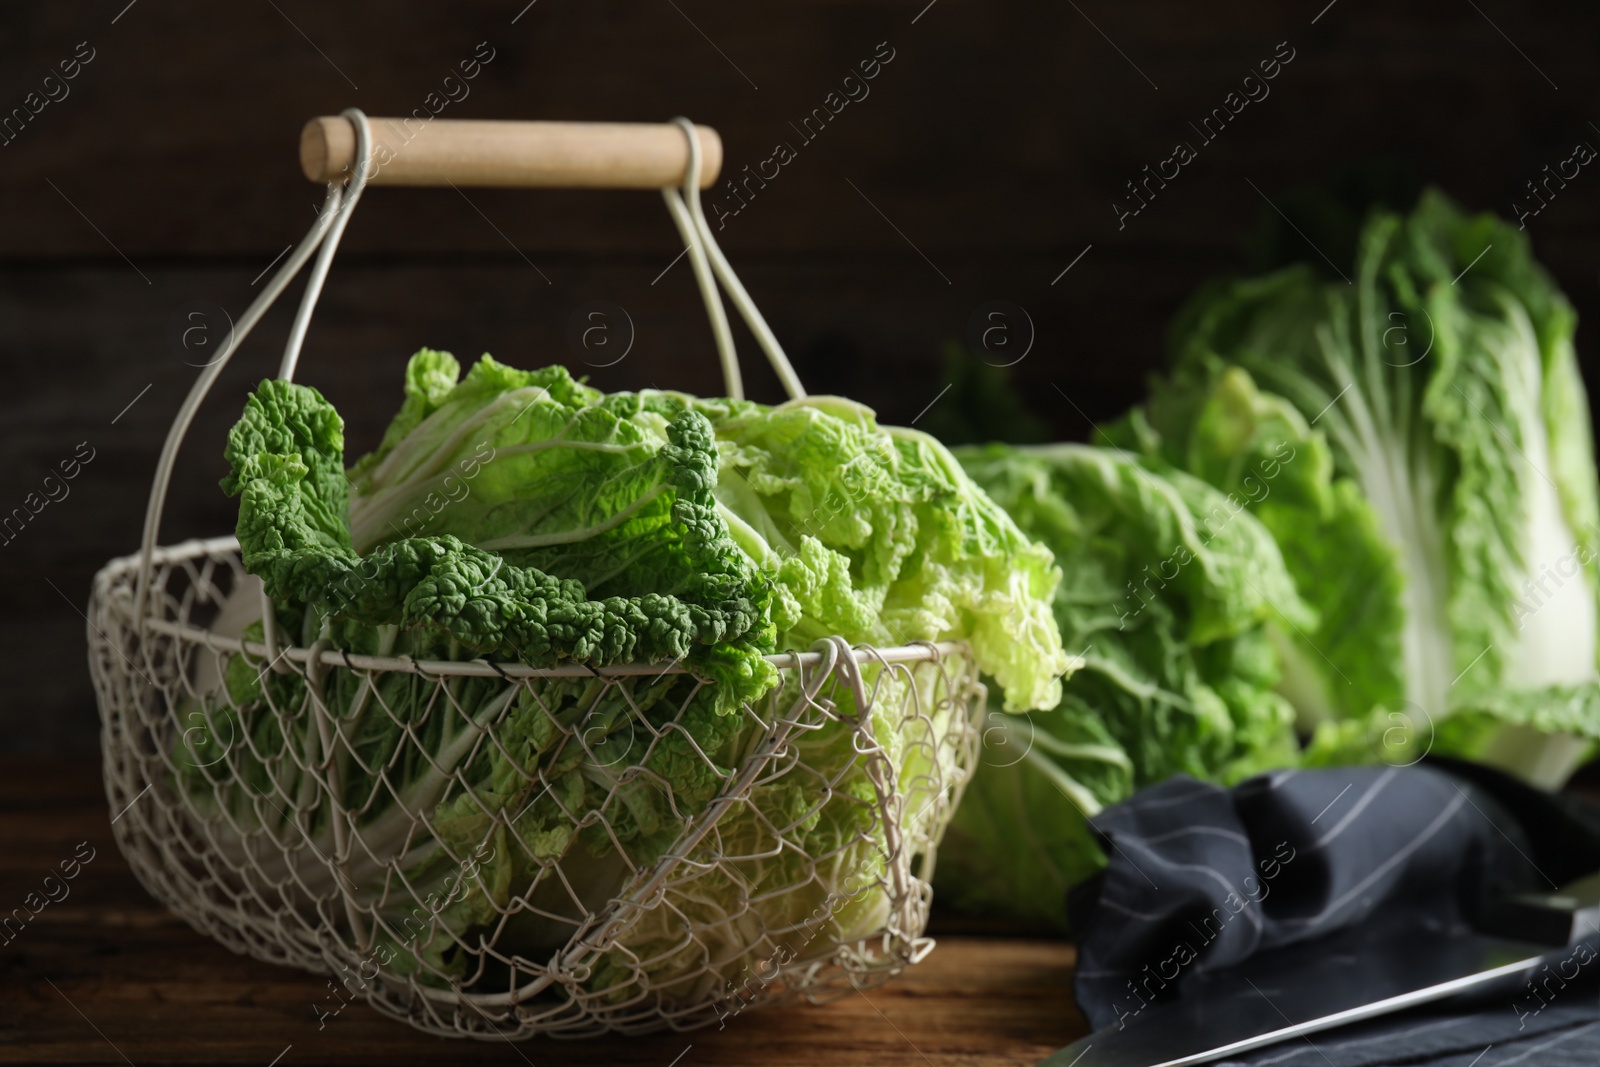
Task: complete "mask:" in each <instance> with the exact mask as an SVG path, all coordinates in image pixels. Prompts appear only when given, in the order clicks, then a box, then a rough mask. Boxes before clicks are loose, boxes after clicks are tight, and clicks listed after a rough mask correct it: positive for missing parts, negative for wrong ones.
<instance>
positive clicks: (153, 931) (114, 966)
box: [0, 759, 1084, 1067]
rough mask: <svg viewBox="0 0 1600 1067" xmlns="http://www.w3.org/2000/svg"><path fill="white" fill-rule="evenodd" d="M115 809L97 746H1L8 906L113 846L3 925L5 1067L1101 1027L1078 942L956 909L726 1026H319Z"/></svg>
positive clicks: (607, 1058) (1013, 1041)
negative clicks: (29, 749)
mask: <svg viewBox="0 0 1600 1067" xmlns="http://www.w3.org/2000/svg"><path fill="white" fill-rule="evenodd" d="M110 819H111V813H110V812H109V811H108V810H107V808H106V803H105V797H104V794H103V793H102V791H101V787H100V770H99V765H98V763H97V762H96V761H93V760H78V761H72V762H63V761H59V760H57V761H22V760H17V759H8V760H0V842H3V845H4V851H3V855H0V915H3V914H8V913H9V912H10V910H11V909H12V908H15V907H21V906H22V904H23V901H24V898H25V897H27V896H28V895H29V894H30V893H37V892H41V883H42V881H43V879H44V877H45V876H46V875H47V874H49V873H51V872H52V871H55V870H57V869H58V868H59V864H60V863H61V861H62V860H64V859H68V858H69V857H71V856H72V854H73V852H74V849H75V848H76V847H77V845H78V844H79V842H83V841H87V842H88V843H89V845H90V846H91V847H93V848H94V849H95V856H94V859H93V860H92V861H91V862H90V863H88V864H87V865H86V866H85V867H83V869H82V870H81V871H80V873H79V875H78V877H77V878H76V879H75V880H74V881H72V882H70V883H68V886H69V888H70V893H69V895H68V896H67V897H66V898H65V899H63V900H61V901H60V902H58V903H51V904H49V905H48V906H47V907H45V908H44V910H43V911H42V912H40V913H39V914H38V915H37V916H35V917H34V918H33V919H32V921H31V922H30V923H29V924H28V925H27V926H26V927H25V928H23V929H22V930H21V931H20V933H15V936H14V937H13V939H12V940H11V941H10V942H9V943H6V942H5V941H4V938H3V936H0V1063H65V1064H123V1063H127V1064H136V1065H138V1067H147V1065H154V1064H167V1063H171V1064H178V1063H184V1064H189V1063H206V1064H251V1065H255V1067H268V1065H269V1064H274V1063H276V1064H277V1065H278V1067H302V1065H306V1064H320V1063H328V1064H332V1063H338V1064H369V1063H370V1064H383V1065H384V1067H401V1065H403V1064H422V1063H450V1064H464V1063H493V1064H503V1065H508V1067H511V1065H517V1064H522V1063H526V1064H530V1065H534V1067H546V1065H550V1064H618V1065H622V1064H639V1065H648V1067H672V1065H677V1067H709V1065H713V1064H739V1065H752V1064H753V1065H759V1067H789V1065H796V1067H798V1065H803V1064H828V1065H830V1067H866V1065H877V1064H928V1065H938V1067H944V1065H956V1064H963V1065H970V1064H1032V1063H1034V1062H1036V1061H1037V1060H1038V1059H1040V1058H1041V1057H1043V1056H1044V1055H1046V1054H1047V1053H1049V1052H1050V1051H1052V1050H1054V1049H1056V1048H1059V1047H1060V1046H1062V1045H1064V1044H1067V1043H1068V1042H1070V1041H1072V1040H1074V1039H1075V1038H1077V1037H1078V1036H1080V1035H1081V1034H1082V1033H1083V1031H1084V1022H1083V1020H1082V1017H1081V1016H1080V1015H1079V1014H1078V1012H1077V1009H1076V1008H1075V1007H1074V1006H1073V1003H1072V999H1071V996H1070V993H1069V980H1070V978H1071V972H1072V964H1073V951H1072V947H1071V945H1069V944H1067V943H1066V942H1063V941H1038V940H1033V939H1027V938H1019V937H1007V936H999V935H996V934H994V933H981V932H978V931H977V928H975V927H972V926H970V925H968V926H961V925H958V924H957V923H956V922H954V921H952V920H944V921H942V922H939V921H938V920H936V922H937V923H938V925H936V928H935V931H934V932H935V933H936V934H937V935H938V937H939V946H938V948H937V949H935V950H934V952H933V954H932V955H931V956H930V957H929V958H928V959H927V960H926V961H925V962H923V963H922V964H919V965H918V966H916V967H913V968H911V969H910V970H909V971H908V972H907V973H906V974H905V975H904V976H902V977H901V978H899V979H897V980H896V981H894V982H892V983H890V984H889V985H887V986H885V987H883V988H881V989H876V990H873V991H871V992H870V993H865V994H860V993H858V994H853V995H851V996H848V997H846V998H844V999H843V1000H840V1001H837V1002H835V1003H832V1004H828V1005H825V1006H822V1007H813V1008H800V1009H794V1010H785V1011H773V1012H763V1011H750V1012H746V1013H744V1014H742V1015H740V1016H738V1017H737V1018H734V1019H731V1020H729V1021H728V1023H727V1026H726V1028H725V1029H723V1030H720V1031H719V1030H716V1029H708V1030H699V1031H695V1032H692V1033H688V1034H666V1035H659V1036H654V1037H645V1038H602V1039H596V1040H590V1041H577V1042H573V1041H563V1042H555V1041H547V1040H537V1041H528V1042H521V1043H518V1044H516V1045H510V1044H508V1043H500V1042H490V1043H479V1042H474V1041H449V1040H445V1039H442V1038H436V1037H431V1036H428V1035H426V1034H423V1033H420V1032H418V1031H415V1030H412V1029H411V1028H409V1027H407V1026H405V1025H404V1024H401V1023H397V1022H394V1021H392V1020H389V1019H387V1018H384V1017H382V1016H379V1015H378V1014H376V1013H375V1012H373V1011H371V1010H369V1009H367V1008H366V1007H364V1006H361V1005H357V1004H352V1005H351V1006H350V1007H349V1008H347V1009H345V1011H344V1012H343V1013H342V1014H340V1015H339V1016H337V1017H336V1018H332V1019H329V1020H328V1021H327V1022H326V1024H325V1026H324V1028H323V1029H321V1030H320V1031H319V1029H318V1022H317V1019H316V1017H315V1015H314V1012H313V1008H312V1004H313V1002H316V1001H322V1000H325V999H326V997H325V994H326V992H327V990H326V988H325V985H324V980H323V979H321V978H318V977H315V976H313V975H310V974H306V973H304V972H302V971H298V970H293V969H290V968H285V967H274V966H271V965H269V964H265V963H260V962H257V961H255V960H252V959H248V958H246V957H242V956H235V955H234V954H232V953H231V952H229V951H227V950H226V949H224V948H222V947H221V946H220V945H217V944H215V943H213V942H212V941H210V940H209V939H207V938H205V937H203V936H202V935H200V934H198V933H196V932H194V931H193V930H192V929H190V928H189V926H188V925H187V924H185V923H184V922H182V921H181V920H179V919H177V918H175V917H174V916H172V915H170V914H168V913H167V912H166V911H165V910H163V909H162V908H161V907H160V906H159V905H157V904H156V903H155V902H154V901H153V900H152V899H151V898H150V897H149V896H148V895H147V894H146V893H145V891H144V890H143V889H142V888H141V887H140V886H139V884H138V883H137V882H136V881H135V880H134V878H133V875H132V873H131V872H130V871H129V869H128V866H127V864H126V863H124V862H123V861H122V857H121V855H120V854H119V853H118V852H117V849H116V846H115V845H114V844H113V843H112V839H111V826H110ZM33 903H37V900H35V901H34V902H33ZM25 914H26V912H25ZM13 932H14V931H13Z"/></svg>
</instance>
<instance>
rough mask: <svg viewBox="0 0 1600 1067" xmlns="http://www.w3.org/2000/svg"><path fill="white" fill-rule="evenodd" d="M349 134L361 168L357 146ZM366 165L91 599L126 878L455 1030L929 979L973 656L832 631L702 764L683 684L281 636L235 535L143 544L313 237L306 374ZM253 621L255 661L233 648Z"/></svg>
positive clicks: (714, 257) (687, 672)
mask: <svg viewBox="0 0 1600 1067" xmlns="http://www.w3.org/2000/svg"><path fill="white" fill-rule="evenodd" d="M347 115H349V116H350V118H351V121H352V124H353V125H354V128H355V134H356V140H357V144H358V157H357V158H359V159H367V158H369V156H370V134H369V132H368V129H367V125H366V120H365V119H364V118H363V117H361V116H360V115H359V113H347ZM688 129H689V130H690V138H689V143H690V148H689V153H688V154H689V167H688V176H687V177H686V180H685V182H684V196H685V197H687V199H688V200H689V205H688V208H687V209H686V208H685V205H684V204H683V201H682V199H678V200H677V204H676V208H675V209H674V212H673V214H674V218H675V219H677V220H678V221H679V222H680V232H682V233H683V234H684V237H685V241H686V243H687V244H688V246H689V251H690V252H691V254H692V258H693V259H694V260H695V262H696V264H697V269H696V275H697V277H698V278H699V279H700V280H701V282H702V286H703V287H705V286H706V284H707V283H708V281H709V279H710V277H711V275H712V274H713V273H715V274H716V275H717V276H718V278H719V279H721V280H723V282H724V285H727V281H726V279H725V278H723V277H722V276H723V271H724V268H726V261H725V260H723V259H722V257H721V254H720V252H716V251H715V250H714V249H715V243H714V241H712V240H711V238H710V234H709V231H708V230H707V229H706V228H705V226H704V219H703V216H701V215H700V212H699V210H698V183H699V178H700V175H699V173H698V170H699V158H698V150H697V147H696V144H697V142H696V138H695V136H694V134H693V128H692V127H688ZM363 170H364V168H362V167H357V168H356V175H355V177H354V178H353V180H352V181H351V182H350V184H349V185H348V186H346V187H345V188H344V189H342V190H341V189H340V188H339V187H337V186H330V191H329V198H328V203H327V204H326V205H325V207H324V211H323V214H322V216H321V217H319V220H318V224H317V226H316V227H314V228H313V230H312V233H311V234H310V235H308V237H307V239H306V241H304V242H302V245H301V247H300V248H299V249H297V250H296V252H295V254H294V255H293V256H291V257H290V260H289V261H288V262H287V263H286V264H285V266H284V267H283V268H282V269H280V271H279V274H278V276H276V277H275V278H274V280H273V283H272V285H270V286H269V287H268V291H267V292H265V293H263V295H262V297H261V298H260V299H258V301H257V305H253V306H252V308H251V309H250V311H248V312H247V313H246V315H245V316H244V317H243V319H242V320H241V323H240V324H239V327H237V328H236V330H235V334H234V336H233V337H232V338H231V339H230V341H229V346H228V348H227V349H226V350H225V351H224V353H223V355H222V357H220V358H219V359H218V360H217V361H216V362H215V364H214V365H213V366H212V367H208V368H207V369H206V370H205V371H204V372H202V375H201V378H200V380H199V381H198V382H197V383H196V386H195V391H194V392H193V393H191V395H190V398H189V401H188V402H187V403H186V404H185V406H184V408H183V410H182V411H181V412H180V414H179V416H178V419H177V420H176V423H175V425H174V427H173V432H172V434H171V435H170V436H169V438H168V442H167V448H166V450H165V451H164V452H163V455H162V460H161V463H160V465H159V467H158V474H157V479H156V485H155V487H154V489H153V490H152V498H151V506H150V511H149V513H148V515H147V521H146V529H145V542H144V546H143V550H142V551H141V552H140V553H138V554H135V555H132V556H128V557H125V558H123V559H118V560H114V561H112V562H111V563H110V564H108V565H107V566H106V567H105V568H104V569H103V570H102V571H101V572H100V573H99V574H98V575H97V577H96V579H95V583H94V589H93V593H92V598H91V604H90V611H89V618H90V626H89V644H90V667H91V671H92V674H93V677H94V682H95V687H96V691H97V694H98V697H99V704H100V711H101V716H102V721H103V745H104V750H105V781H106V791H107V796H108V799H109V802H110V805H111V808H112V810H113V811H114V812H117V813H118V815H117V818H116V819H115V820H114V823H113V830H114V833H115V836H116V840H117V843H118V845H119V846H120V848H121V849H122V851H123V853H124V855H126V856H127V858H128V860H129V863H130V864H131V865H132V867H133V870H134V872H135V873H136V875H137V876H138V877H139V879H140V881H141V882H142V883H143V884H144V885H145V886H146V887H147V888H148V889H149V891H150V892H151V893H152V894H153V895H155V896H156V897H157V898H158V899H159V900H161V901H162V902H163V903H164V904H165V905H166V906H168V907H169V908H171V909H172V910H173V911H174V912H176V913H177V914H179V915H180V916H182V917H183V918H184V919H186V920H187V921H188V922H189V923H191V924H192V925H193V926H194V927H195V928H196V929H198V930H200V931H202V932H204V933H206V934H209V935H210V936H212V937H214V938H215V939H217V940H218V941H220V942H222V943H223V944H225V945H227V946H228V947H229V948H231V949H233V950H234V951H236V952H241V953H248V954H249V955H252V956H255V957H257V958H259V959H263V960H268V961H272V962H276V963H285V964H292V965H295V966H299V967H303V968H306V969H307V970H310V971H313V972H318V973H323V974H329V975H332V976H333V977H334V978H335V979H336V980H337V981H338V982H339V983H340V984H341V985H342V986H343V987H344V988H345V989H346V990H347V991H348V992H349V994H351V995H352V996H354V997H357V998H363V999H365V1000H366V1001H367V1002H369V1003H370V1004H371V1005H372V1006H373V1007H375V1008H376V1009H377V1010H379V1011H381V1012H384V1013H386V1014H389V1015H392V1016H394V1017H396V1018H399V1019H403V1020H406V1021H408V1022H410V1023H412V1024H413V1025H414V1026H417V1027H419V1028H421V1029H423V1030H427V1031H430V1032H433V1033H437V1034H443V1035H466V1036H473V1037H480V1038H489V1039H499V1038H512V1039H516V1038H524V1037H529V1036H532V1035H535V1034H552V1035H558V1036H583V1035H589V1034H596V1033H601V1032H605V1031H621V1032H643V1031H649V1030H656V1029H662V1028H667V1027H671V1028H676V1029H688V1028H692V1027H696V1026H702V1025H706V1024H708V1023H712V1022H716V1021H718V1020H719V1019H721V1020H726V1019H727V1018H728V1017H730V1016H731V1015H735V1014H738V1013H739V1012H740V1011H742V1010H744V1008H746V1007H747V1006H750V1005H753V1004H758V1003H761V1004H766V1003H773V1002H785V1001H795V1000H806V1001H813V1002H815V1001H820V1000H823V999H827V998H829V997H831V996H835V995H838V994H840V993H842V992H846V991H849V990H852V989H856V988H866V987H870V986H872V985H875V984H877V983H879V982H882V981H884V980H886V979H887V978H889V977H890V976H892V975H894V974H896V973H898V972H899V971H900V970H901V969H903V968H904V967H906V966H907V965H909V964H912V963H915V962H916V961H918V960H919V959H921V958H922V957H923V956H924V955H925V954H926V953H927V952H928V950H929V949H930V948H931V947H932V941H931V939H929V938H927V937H926V936H924V930H925V928H926V923H927V918H928V907H929V902H930V899H931V895H932V894H931V887H930V882H931V879H932V875H933V865H934V859H935V849H936V846H937V843H938V841H939V838H940V836H941V835H942V833H943V831H944V828H945V825H946V823H947V821H948V819H949V817H950V814H951V812H952V811H953V809H954V805H955V803H956V802H957V800H958V799H959V795H960V792H961V788H962V786H963V784H964V782H965V781H966V779H967V777H968V775H969V774H970V772H971V769H972V766H973V764H974V762H975V758H976V749H977V744H978V717H979V715H980V714H981V711H982V707H983V687H982V685H981V684H980V683H979V681H978V678H977V672H976V668H975V667H974V665H973V661H972V658H971V656H970V653H969V651H968V650H967V649H966V647H965V646H964V645H960V644H939V645H934V644H916V645H910V646H906V647H900V648H889V649H874V648H868V647H856V648H852V647H850V646H849V645H848V644H847V643H846V642H845V641H843V640H842V639H839V638H832V639H828V640H825V641H821V642H818V643H817V645H816V646H814V648H813V649H812V650H810V651H808V652H793V653H788V654H784V655H778V656H773V657H769V658H770V660H771V662H772V663H773V664H774V665H775V666H776V667H777V668H778V670H779V673H780V676H781V678H782V682H781V684H780V685H779V686H778V687H777V688H776V689H775V690H773V691H772V692H771V693H770V694H769V695H768V696H767V697H765V698H763V699H762V700H761V701H759V702H757V703H754V704H746V705H744V706H743V707H742V708H741V709H740V711H739V712H738V714H737V715H736V716H735V717H734V718H735V719H736V721H735V722H734V723H732V724H730V726H729V728H728V729H726V730H723V731H722V732H721V734H720V735H719V736H720V738H721V739H720V740H719V741H718V743H717V744H716V746H715V747H714V748H712V750H710V751H708V750H707V749H706V748H705V747H702V745H701V744H700V743H699V742H698V741H697V740H696V738H697V736H700V734H698V733H697V732H696V731H693V730H691V729H690V728H689V726H688V725H687V723H688V721H689V720H690V719H691V718H692V717H693V716H696V715H700V714H704V713H705V710H706V708H707V707H708V706H709V705H710V703H711V701H712V699H713V698H714V696H715V693H714V691H713V689H714V683H712V682H710V681H707V680H706V679H704V678H701V677H698V676H697V675H696V674H695V673H694V672H693V671H692V670H691V669H690V668H689V667H687V666H685V665H683V664H681V663H674V664H625V665H616V666H611V667H604V668H591V667H588V666H584V665H580V664H564V665H562V666H558V667H553V668H533V667H529V666H527V665H524V664H517V663H493V662H488V661H485V660H481V659H479V660H471V661H464V660H435V661H429V660H415V659H412V658H410V657H407V656H394V655H379V654H373V655H361V654H357V653H355V652H351V651H349V650H345V649H340V648H334V647H330V646H328V645H327V644H325V643H323V642H314V643H312V644H311V645H310V646H309V647H306V646H301V645H296V644H293V643H286V642H285V641H284V640H282V639H280V636H279V635H278V634H277V633H275V632H274V628H273V626H272V625H271V620H272V618H273V611H272V609H271V605H270V603H269V602H268V601H267V600H266V598H265V594H264V593H263V591H262V590H261V584H260V582H259V580H258V579H256V578H254V577H252V576H251V575H249V574H248V573H247V572H246V571H245V570H244V568H243V565H242V563H241V562H240V558H239V552H238V544H237V542H236V541H235V540H234V539H233V538H217V539H213V540H208V541H189V542H185V543H183V544H179V545H176V546H173V547H157V546H156V544H155V540H156V535H157V531H158V529H159V523H160V516H161V508H162V502H163V500H164V497H165V491H166V485H167V482H168V481H169V479H170V477H171V470H172V462H173V459H174V457H175V453H176V450H177V447H178V444H179V443H180V442H181V440H182V437H183V434H184V432H185V430H186V429H187V426H188V422H189V421H190V419H192V417H193V414H194V410H195V408H197V407H198V404H199V402H200V400H201V399H203V397H204V395H205V392H206V390H207V389H209V387H210V384H211V382H212V381H214V380H215V377H216V374H217V373H218V372H219V371H220V368H221V365H222V364H223V363H225V362H226V360H227V357H228V356H231V354H232V351H233V349H234V348H236V347H237V344H238V342H239V341H240V340H242V338H243V335H244V334H245V333H247V332H248V329H249V327H250V326H252V325H253V324H254V322H255V321H256V319H258V318H259V317H260V313H261V311H264V310H265V306H266V305H267V304H270V303H271V301H272V299H274V298H275V297H276V296H277V294H278V293H279V292H281V291H282V289H283V288H284V287H285V286H286V285H287V284H288V282H289V280H290V279H291V278H292V277H293V274H294V273H295V271H297V270H298V269H299V268H300V266H302V265H303V264H304V263H305V262H306V261H307V260H308V259H309V258H310V255H311V253H312V251H314V250H315V249H316V248H317V247H318V245H319V243H320V245H321V248H322V254H321V256H320V257H319V259H318V261H317V266H316V268H315V269H314V270H313V274H312V280H311V282H310V284H309V285H308V288H307V297H306V299H305V300H304V301H303V303H302V305H301V313H300V316H299V318H297V320H296V324H295V327H294V329H293V330H291V341H290V350H289V351H287V352H286V354H285V359H284V369H283V371H282V373H281V376H283V377H289V376H290V375H292V373H293V369H294V362H295V359H296V357H297V356H298V347H299V340H300V338H301V337H303V335H304V329H305V322H306V319H307V318H308V317H309V315H310V313H311V309H312V307H313V305H314V303H315V299H316V290H317V289H319V288H320V284H321V280H322V277H323V275H324V274H325V272H326V268H327V261H328V259H329V258H330V257H331V255H332V248H333V245H334V244H336V242H337V239H338V234H339V232H340V231H341V230H342V228H343V225H344V222H345V221H346V220H347V218H348V214H349V209H350V208H351V207H352V206H353V204H354V202H355V200H356V198H357V197H358V196H359V195H360V191H361V185H362V183H363V180H364V178H363V174H362V172H363ZM666 192H667V194H668V197H667V199H668V204H669V207H670V206H672V205H673V203H674V199H675V198H676V197H677V196H678V193H677V190H675V189H673V190H666ZM708 244H709V248H708V247H707V246H708ZM702 268H703V269H702ZM727 273H728V274H730V275H731V270H729V271H728V272H727ZM735 284H736V282H735ZM731 289H732V287H730V292H731ZM739 292H740V294H742V289H740V291H739ZM707 302H708V308H709V307H710V305H711V297H710V296H708V297H707ZM747 302H748V297H744V299H743V300H742V301H741V300H739V299H737V298H736V299H735V303H736V304H738V305H740V310H741V311H746V308H745V307H744V304H745V303H747ZM717 308H718V310H720V302H719V303H718V304H717ZM751 312H753V308H751V309H750V310H749V311H746V315H747V318H748V317H749V314H750V313H751ZM713 321H714V323H715V315H713ZM762 325H763V327H764V323H763V324H762ZM725 328H726V323H725V322H724V323H723V330H721V331H718V339H719V346H720V344H721V341H722V339H723V337H722V334H723V332H725ZM757 333H758V337H759V336H760V331H757ZM767 334H768V337H770V331H767ZM763 344H764V345H765V341H764V342H763ZM775 345H776V342H773V346H774V347H775ZM768 354H769V356H771V355H772V350H771V349H769V353H768ZM724 357H725V358H724V366H725V367H727V366H728V364H729V362H730V361H731V353H730V352H729V351H724ZM781 358H782V357H781V351H780V352H779V353H778V355H777V359H781ZM775 363H776V360H775ZM783 367H784V369H787V363H786V362H784V363H783ZM780 377H782V378H783V380H785V382H786V384H787V383H789V382H791V381H793V372H792V370H790V371H788V375H787V377H784V376H782V375H781V373H780ZM729 384H730V392H736V391H737V381H736V379H735V380H731V381H730V383H729ZM791 390H792V391H795V390H798V383H797V381H793V385H792V386H791ZM257 620H259V621H261V622H264V623H266V626H265V628H264V630H263V631H261V639H259V640H255V639H251V638H249V637H247V636H245V635H246V634H247V633H249V632H252V631H249V630H247V627H246V623H248V622H251V621H257ZM375 725H376V727H381V728H374V726H375ZM375 737H377V738H382V739H383V740H381V741H374V740H373V739H374V738H375ZM530 820H531V821H530ZM491 872H492V873H491ZM491 882H493V883H494V884H490V883H491ZM330 984H331V983H330ZM329 999H330V1001H331V999H332V998H329Z"/></svg>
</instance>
